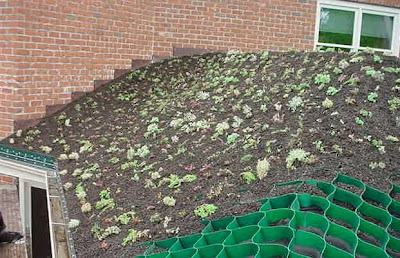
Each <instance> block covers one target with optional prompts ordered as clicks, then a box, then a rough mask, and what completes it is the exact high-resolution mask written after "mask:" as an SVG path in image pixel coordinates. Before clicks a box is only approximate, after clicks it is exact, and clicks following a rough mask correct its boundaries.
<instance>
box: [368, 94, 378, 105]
mask: <svg viewBox="0 0 400 258" xmlns="http://www.w3.org/2000/svg"><path fill="white" fill-rule="evenodd" d="M377 98H378V93H376V92H370V93H369V94H368V97H367V99H368V101H369V102H373V103H375V102H376V99H377Z"/></svg>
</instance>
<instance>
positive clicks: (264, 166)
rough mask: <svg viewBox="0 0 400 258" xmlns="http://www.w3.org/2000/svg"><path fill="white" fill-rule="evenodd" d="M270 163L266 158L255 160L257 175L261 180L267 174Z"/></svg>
mask: <svg viewBox="0 0 400 258" xmlns="http://www.w3.org/2000/svg"><path fill="white" fill-rule="evenodd" d="M269 169H270V164H269V162H268V160H267V158H264V159H262V160H258V162H257V177H258V178H259V179H260V180H261V179H263V178H264V177H266V176H267V175H268V171H269Z"/></svg>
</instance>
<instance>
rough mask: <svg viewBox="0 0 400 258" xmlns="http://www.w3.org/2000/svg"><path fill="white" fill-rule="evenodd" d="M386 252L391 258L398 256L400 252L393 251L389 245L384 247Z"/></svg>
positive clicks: (398, 257) (399, 257)
mask: <svg viewBox="0 0 400 258" xmlns="http://www.w3.org/2000/svg"><path fill="white" fill-rule="evenodd" d="M386 252H387V253H388V254H389V255H390V257H392V258H400V252H399V251H395V250H393V249H391V248H389V247H387V248H386Z"/></svg>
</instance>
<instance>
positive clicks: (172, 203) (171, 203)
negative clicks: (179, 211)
mask: <svg viewBox="0 0 400 258" xmlns="http://www.w3.org/2000/svg"><path fill="white" fill-rule="evenodd" d="M163 203H164V204H165V205H167V206H175V204H176V200H175V199H174V197H170V196H165V197H164V198H163Z"/></svg>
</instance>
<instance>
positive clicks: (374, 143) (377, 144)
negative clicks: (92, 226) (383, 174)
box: [371, 139, 386, 154]
mask: <svg viewBox="0 0 400 258" xmlns="http://www.w3.org/2000/svg"><path fill="white" fill-rule="evenodd" d="M371 144H372V146H374V147H375V148H377V149H378V151H379V153H380V154H385V153H386V151H385V146H384V145H383V142H382V140H376V139H373V140H372V141H371Z"/></svg>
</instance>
